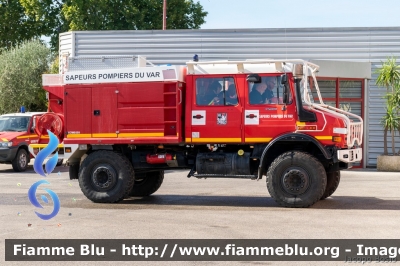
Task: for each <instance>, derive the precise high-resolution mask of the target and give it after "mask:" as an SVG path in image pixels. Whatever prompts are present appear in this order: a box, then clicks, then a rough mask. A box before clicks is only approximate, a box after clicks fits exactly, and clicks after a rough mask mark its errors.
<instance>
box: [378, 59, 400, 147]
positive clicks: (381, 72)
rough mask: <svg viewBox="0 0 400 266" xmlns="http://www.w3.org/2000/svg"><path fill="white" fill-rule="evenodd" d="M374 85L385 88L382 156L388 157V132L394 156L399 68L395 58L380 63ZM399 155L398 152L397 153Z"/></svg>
mask: <svg viewBox="0 0 400 266" xmlns="http://www.w3.org/2000/svg"><path fill="white" fill-rule="evenodd" d="M376 73H377V74H378V78H377V79H376V85H378V86H382V87H385V88H386V95H385V99H386V106H385V109H386V112H385V115H384V117H383V118H382V125H383V129H384V135H383V150H384V153H383V154H384V155H388V148H387V133H388V131H390V133H391V140H392V154H393V155H394V154H396V150H395V133H396V131H397V130H398V131H399V132H400V116H399V112H400V66H398V65H397V63H396V58H394V57H392V58H388V59H387V60H386V62H384V63H382V67H381V68H379V69H377V71H376ZM399 154H400V151H399Z"/></svg>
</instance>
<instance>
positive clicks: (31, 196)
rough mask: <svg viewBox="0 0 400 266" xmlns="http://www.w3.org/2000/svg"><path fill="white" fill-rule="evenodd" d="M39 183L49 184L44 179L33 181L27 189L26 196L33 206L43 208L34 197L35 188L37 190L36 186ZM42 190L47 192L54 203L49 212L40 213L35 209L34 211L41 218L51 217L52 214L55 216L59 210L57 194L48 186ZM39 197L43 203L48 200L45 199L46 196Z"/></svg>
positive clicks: (48, 218) (47, 218)
mask: <svg viewBox="0 0 400 266" xmlns="http://www.w3.org/2000/svg"><path fill="white" fill-rule="evenodd" d="M41 184H50V183H49V182H47V181H46V180H40V181H38V182H36V183H34V184H33V185H32V186H31V187H30V189H29V191H28V198H29V201H30V202H31V203H32V205H33V206H35V207H37V208H41V209H43V206H42V205H41V204H40V203H39V202H38V200H37V199H36V190H37V188H38V186H40V185H41ZM44 190H46V192H47V193H49V195H50V197H51V199H52V201H53V204H54V208H53V211H52V212H51V213H50V214H41V213H38V212H36V211H35V213H36V215H37V216H38V217H39V218H40V219H42V220H50V219H51V218H53V217H54V216H56V215H57V214H58V211H59V210H60V200H59V199H58V196H57V194H56V193H54V191H52V190H50V189H48V188H45V189H44ZM41 198H42V200H43V201H44V202H45V203H49V200H48V199H47V197H46V196H45V195H41Z"/></svg>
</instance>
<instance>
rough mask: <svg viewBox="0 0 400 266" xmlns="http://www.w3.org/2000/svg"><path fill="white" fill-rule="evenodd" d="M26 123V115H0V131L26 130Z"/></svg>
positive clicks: (27, 121) (27, 120)
mask: <svg viewBox="0 0 400 266" xmlns="http://www.w3.org/2000/svg"><path fill="white" fill-rule="evenodd" d="M28 123H29V117H27V116H0V131H2V132H5V131H17V132H23V131H26V130H27V128H28Z"/></svg>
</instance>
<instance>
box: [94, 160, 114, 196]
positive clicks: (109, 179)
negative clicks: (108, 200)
mask: <svg viewBox="0 0 400 266" xmlns="http://www.w3.org/2000/svg"><path fill="white" fill-rule="evenodd" d="M92 184H93V187H94V188H95V189H97V190H98V191H108V190H111V189H112V188H113V187H114V186H115V185H116V184H117V172H116V171H115V170H114V168H112V167H111V165H109V164H101V165H96V166H95V167H94V168H93V172H92Z"/></svg>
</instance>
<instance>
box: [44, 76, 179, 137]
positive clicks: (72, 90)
mask: <svg viewBox="0 0 400 266" xmlns="http://www.w3.org/2000/svg"><path fill="white" fill-rule="evenodd" d="M64 88H65V94H63V96H64V98H63V99H61V98H59V97H58V96H61V94H58V96H55V95H52V98H53V102H54V103H53V104H52V106H53V105H54V104H55V103H56V102H57V104H58V102H59V101H60V100H63V101H64V104H63V111H64V113H65V116H66V120H65V136H66V138H65V139H64V142H65V143H86V144H98V143H104V144H114V143H119V144H123V143H125V144H127V143H129V144H131V143H132V142H133V141H134V142H135V143H143V144H146V143H147V144H152V143H179V142H182V137H183V134H181V132H182V128H183V121H182V120H181V119H180V118H181V116H182V115H181V113H182V108H183V107H182V106H183V101H182V97H183V94H184V89H185V86H184V84H183V83H181V82H143V83H107V84H89V85H65V86H64ZM45 89H46V90H47V91H49V92H52V91H57V90H55V89H54V87H45ZM50 94H51V93H50Z"/></svg>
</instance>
